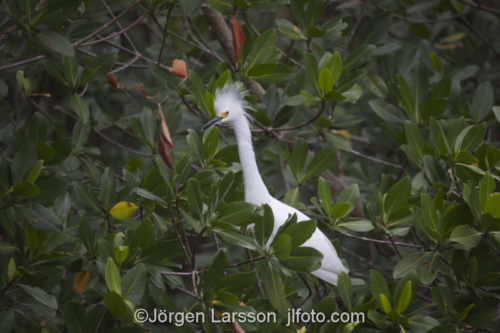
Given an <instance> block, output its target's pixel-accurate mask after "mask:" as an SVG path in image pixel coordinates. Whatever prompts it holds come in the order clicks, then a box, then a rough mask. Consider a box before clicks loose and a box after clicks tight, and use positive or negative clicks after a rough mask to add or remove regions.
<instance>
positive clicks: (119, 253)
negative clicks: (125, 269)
mask: <svg viewBox="0 0 500 333" xmlns="http://www.w3.org/2000/svg"><path fill="white" fill-rule="evenodd" d="M128 252H129V247H128V246H115V248H114V253H113V254H114V257H115V260H116V262H117V263H118V264H121V263H122V262H124V261H125V260H127V258H128Z"/></svg>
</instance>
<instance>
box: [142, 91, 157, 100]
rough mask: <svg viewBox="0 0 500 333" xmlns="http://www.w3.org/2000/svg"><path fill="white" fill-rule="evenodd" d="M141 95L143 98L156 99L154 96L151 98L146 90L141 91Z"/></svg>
mask: <svg viewBox="0 0 500 333" xmlns="http://www.w3.org/2000/svg"><path fill="white" fill-rule="evenodd" d="M141 94H142V96H144V97H146V98H147V99H153V98H156V97H154V96H149V95H148V93H147V92H146V90H144V89H141Z"/></svg>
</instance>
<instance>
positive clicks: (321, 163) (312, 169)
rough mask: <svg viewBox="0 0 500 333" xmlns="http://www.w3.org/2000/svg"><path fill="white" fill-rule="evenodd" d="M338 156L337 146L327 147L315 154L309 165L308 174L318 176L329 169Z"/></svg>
mask: <svg viewBox="0 0 500 333" xmlns="http://www.w3.org/2000/svg"><path fill="white" fill-rule="evenodd" d="M336 158H337V149H336V148H335V147H327V148H325V149H323V150H321V151H320V152H318V153H317V154H315V155H314V157H313V158H312V160H311V162H310V163H309V165H308V167H307V173H308V176H309V177H311V178H314V177H318V176H319V175H321V174H322V173H323V172H325V171H326V170H328V169H329V168H330V167H331V166H332V165H333V163H334V162H335V159H336Z"/></svg>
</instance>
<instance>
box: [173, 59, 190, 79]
mask: <svg viewBox="0 0 500 333" xmlns="http://www.w3.org/2000/svg"><path fill="white" fill-rule="evenodd" d="M172 74H174V75H176V76H182V77H184V78H186V79H187V78H188V72H187V65H186V62H185V61H184V60H182V59H174V62H173V63H172Z"/></svg>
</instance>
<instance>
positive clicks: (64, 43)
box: [36, 30, 75, 57]
mask: <svg viewBox="0 0 500 333" xmlns="http://www.w3.org/2000/svg"><path fill="white" fill-rule="evenodd" d="M36 37H37V38H38V40H39V41H40V42H41V43H42V44H43V45H44V46H45V47H48V48H49V49H52V50H53V51H55V52H57V53H60V54H62V55H65V56H68V57H74V56H75V49H74V48H73V46H72V45H71V43H70V42H69V41H68V40H67V39H66V38H64V37H63V36H62V35H60V34H58V33H56V32H55V31H52V30H44V31H42V32H40V33H38V34H37V35H36Z"/></svg>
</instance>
